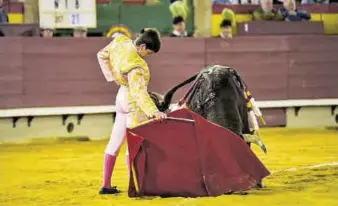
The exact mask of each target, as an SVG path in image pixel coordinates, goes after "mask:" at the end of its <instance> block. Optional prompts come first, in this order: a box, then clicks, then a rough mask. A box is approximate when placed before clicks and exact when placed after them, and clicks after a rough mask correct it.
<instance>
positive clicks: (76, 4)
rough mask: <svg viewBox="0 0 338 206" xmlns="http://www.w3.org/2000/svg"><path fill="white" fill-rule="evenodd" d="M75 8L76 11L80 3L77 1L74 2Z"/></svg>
mask: <svg viewBox="0 0 338 206" xmlns="http://www.w3.org/2000/svg"><path fill="white" fill-rule="evenodd" d="M75 8H76V9H79V8H80V1H79V0H75Z"/></svg>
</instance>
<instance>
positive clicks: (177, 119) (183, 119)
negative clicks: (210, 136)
mask: <svg viewBox="0 0 338 206" xmlns="http://www.w3.org/2000/svg"><path fill="white" fill-rule="evenodd" d="M165 120H174V121H182V122H189V123H194V122H195V120H193V119H185V118H177V117H167V118H165ZM153 121H157V120H155V119H149V120H146V121H144V122H141V123H140V124H138V125H136V126H135V127H132V128H130V129H134V128H136V127H139V126H142V125H146V124H148V123H150V122H153Z"/></svg>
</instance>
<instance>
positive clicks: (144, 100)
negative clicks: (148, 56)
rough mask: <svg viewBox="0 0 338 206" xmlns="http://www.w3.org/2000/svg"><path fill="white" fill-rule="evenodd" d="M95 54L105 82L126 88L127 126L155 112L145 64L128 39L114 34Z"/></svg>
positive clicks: (141, 120) (139, 121)
mask: <svg viewBox="0 0 338 206" xmlns="http://www.w3.org/2000/svg"><path fill="white" fill-rule="evenodd" d="M97 57H98V61H99V64H100V67H101V70H102V73H103V74H104V76H105V78H106V79H107V81H115V82H116V83H117V84H118V85H124V86H126V87H128V109H129V114H128V117H129V118H128V120H127V121H128V122H127V126H128V127H134V126H136V125H138V124H139V123H141V122H143V121H145V120H147V119H148V118H150V117H152V116H153V114H154V112H156V111H158V109H157V108H156V106H155V104H154V102H153V101H152V99H151V98H150V96H149V94H148V91H147V87H148V84H149V80H150V71H149V67H148V64H147V63H146V61H145V60H144V59H143V58H142V57H140V56H139V55H138V53H137V50H136V47H135V46H134V44H133V42H132V40H131V39H129V38H128V37H126V36H124V35H122V34H120V35H118V36H116V37H115V38H114V40H113V41H112V42H111V43H109V44H108V45H107V46H106V47H105V48H103V49H102V50H101V51H99V53H98V55H97Z"/></svg>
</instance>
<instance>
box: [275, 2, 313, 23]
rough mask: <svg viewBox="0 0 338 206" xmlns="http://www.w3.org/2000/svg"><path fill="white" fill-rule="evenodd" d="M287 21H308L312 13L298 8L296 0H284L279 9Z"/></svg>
mask: <svg viewBox="0 0 338 206" xmlns="http://www.w3.org/2000/svg"><path fill="white" fill-rule="evenodd" d="M279 11H280V13H281V14H282V16H283V18H284V20H285V21H308V20H310V19H311V15H310V14H309V13H308V12H306V11H303V10H301V9H297V8H296V2H295V0H284V2H283V7H282V8H281V9H280V10H279Z"/></svg>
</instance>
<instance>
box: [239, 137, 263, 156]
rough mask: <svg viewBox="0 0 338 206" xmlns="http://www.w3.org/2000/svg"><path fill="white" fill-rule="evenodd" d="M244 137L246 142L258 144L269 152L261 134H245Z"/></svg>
mask: <svg viewBox="0 0 338 206" xmlns="http://www.w3.org/2000/svg"><path fill="white" fill-rule="evenodd" d="M243 137H244V140H245V141H246V142H248V143H253V144H256V145H258V146H259V147H260V148H261V149H262V150H263V151H264V153H265V154H266V153H267V149H266V146H265V144H264V142H263V141H262V139H261V138H260V137H259V136H257V135H252V134H243Z"/></svg>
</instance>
